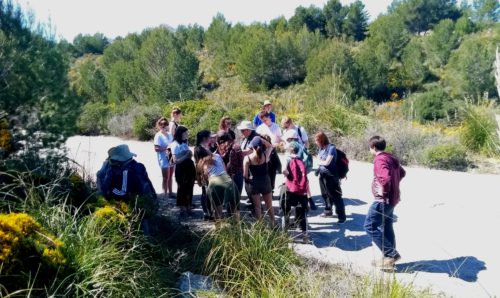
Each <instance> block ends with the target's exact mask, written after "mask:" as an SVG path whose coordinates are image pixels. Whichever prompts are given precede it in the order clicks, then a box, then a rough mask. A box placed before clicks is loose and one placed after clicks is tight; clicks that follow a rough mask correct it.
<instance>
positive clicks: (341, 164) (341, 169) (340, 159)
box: [335, 148, 349, 179]
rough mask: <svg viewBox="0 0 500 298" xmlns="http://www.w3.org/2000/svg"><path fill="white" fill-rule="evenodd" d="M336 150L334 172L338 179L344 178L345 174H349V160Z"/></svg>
mask: <svg viewBox="0 0 500 298" xmlns="http://www.w3.org/2000/svg"><path fill="white" fill-rule="evenodd" d="M336 149H337V159H336V160H335V172H336V174H337V177H338V178H339V179H343V178H345V177H346V175H347V172H349V159H347V155H346V154H345V153H344V151H342V150H340V149H338V148H336Z"/></svg>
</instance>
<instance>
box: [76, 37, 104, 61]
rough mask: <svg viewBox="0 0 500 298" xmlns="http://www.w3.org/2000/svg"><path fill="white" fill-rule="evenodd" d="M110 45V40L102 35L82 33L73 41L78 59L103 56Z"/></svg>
mask: <svg viewBox="0 0 500 298" xmlns="http://www.w3.org/2000/svg"><path fill="white" fill-rule="evenodd" d="M108 44H109V40H108V39H107V38H106V36H104V34H102V33H95V34H94V35H88V34H87V35H83V34H81V33H80V34H78V35H77V36H75V38H74V39H73V47H74V49H75V54H76V56H77V57H80V56H83V55H85V54H102V53H104V49H105V48H106V46H107V45H108Z"/></svg>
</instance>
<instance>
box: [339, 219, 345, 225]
mask: <svg viewBox="0 0 500 298" xmlns="http://www.w3.org/2000/svg"><path fill="white" fill-rule="evenodd" d="M346 221H347V219H345V218H344V219H339V220H338V221H337V224H338V225H343V224H344V223H345V222H346Z"/></svg>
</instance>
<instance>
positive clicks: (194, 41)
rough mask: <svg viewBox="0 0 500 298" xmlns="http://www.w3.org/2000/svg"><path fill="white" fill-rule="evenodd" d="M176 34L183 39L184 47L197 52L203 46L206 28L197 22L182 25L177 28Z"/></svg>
mask: <svg viewBox="0 0 500 298" xmlns="http://www.w3.org/2000/svg"><path fill="white" fill-rule="evenodd" d="M175 36H176V37H177V38H178V39H179V40H180V41H181V43H182V44H183V46H184V47H186V48H187V49H189V50H190V51H192V52H194V53H195V52H197V51H199V50H201V48H202V47H203V38H204V36H205V30H204V29H203V27H201V26H199V25H197V24H195V25H189V26H184V25H180V26H178V27H177V29H175Z"/></svg>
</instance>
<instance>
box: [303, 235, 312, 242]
mask: <svg viewBox="0 0 500 298" xmlns="http://www.w3.org/2000/svg"><path fill="white" fill-rule="evenodd" d="M302 243H303V244H311V243H312V241H311V238H309V235H308V234H307V233H305V232H304V234H303V235H302Z"/></svg>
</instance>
